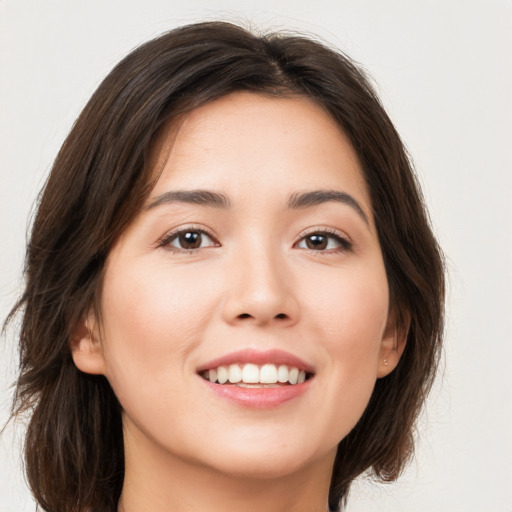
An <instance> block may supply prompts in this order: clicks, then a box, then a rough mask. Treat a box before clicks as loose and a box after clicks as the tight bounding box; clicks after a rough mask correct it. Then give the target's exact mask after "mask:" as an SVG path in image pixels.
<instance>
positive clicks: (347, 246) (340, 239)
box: [294, 228, 353, 255]
mask: <svg viewBox="0 0 512 512" xmlns="http://www.w3.org/2000/svg"><path fill="white" fill-rule="evenodd" d="M313 235H319V236H324V237H326V238H328V239H329V238H330V239H334V240H335V241H336V242H337V243H338V244H339V247H337V248H335V249H326V250H325V249H324V250H318V249H316V250H315V249H309V248H304V250H306V251H308V252H309V253H312V254H314V255H318V254H326V253H327V254H339V253H342V252H350V251H351V250H352V249H353V243H352V241H351V240H350V239H349V238H348V237H347V236H346V235H343V234H341V233H340V232H339V231H337V230H335V229H329V228H313V229H310V230H308V231H307V232H304V233H302V234H301V235H300V238H299V241H298V242H296V243H295V244H294V247H295V246H297V245H298V244H300V243H301V242H303V241H305V240H306V239H307V238H308V237H310V236H313Z"/></svg>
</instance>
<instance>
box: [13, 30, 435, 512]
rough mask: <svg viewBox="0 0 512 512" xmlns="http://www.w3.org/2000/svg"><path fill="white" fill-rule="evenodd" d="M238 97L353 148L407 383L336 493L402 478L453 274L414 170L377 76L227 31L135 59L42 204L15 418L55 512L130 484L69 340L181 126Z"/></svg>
mask: <svg viewBox="0 0 512 512" xmlns="http://www.w3.org/2000/svg"><path fill="white" fill-rule="evenodd" d="M234 91H251V92H254V93H258V94H264V95H267V96H270V97H285V96H290V95H293V96H296V95H300V96H303V97H307V98H309V99H310V100H312V101H314V102H316V103H317V104H319V105H321V106H322V107H323V108H324V109H325V110H326V111H327V112H328V113H329V114H330V115H331V117H332V118H333V119H334V120H335V121H336V122H337V123H338V125H339V127H340V129H341V130H342V131H343V132H344V133H345V134H346V135H347V136H348V138H349V139H350V141H351V143H352V145H353V147H354V149H355V151H356V152H357V155H358V157H359V160H360V163H361V166H362V170H363V174H364V179H365V180H366V184H367V186H368V189H369V192H370V198H371V205H372V208H373V216H374V218H375V224H376V228H377V232H378V237H379V241H380V246H381V249H382V254H383V258H384V263H385V267H386V272H387V278H388V283H389V290H390V311H391V314H392V315H393V318H394V319H395V320H396V323H397V328H398V329H403V330H404V331H403V332H405V329H407V325H408V326H409V328H408V334H407V344H406V348H405V351H404V353H403V356H402V358H401V360H400V362H399V364H398V366H397V368H396V369H395V370H394V371H393V372H392V373H391V374H390V375H388V376H387V377H385V378H382V379H379V380H378V381H377V383H376V386H375V389H374V391H373V395H372V397H371V399H370V402H369V404H368V406H367V408H366V410H365V412H364V414H363V416H362V417H361V419H360V421H359V422H358V423H357V425H356V426H355V427H354V429H353V430H352V431H351V432H350V433H349V434H348V435H347V437H346V438H344V439H343V440H342V441H341V442H340V444H339V447H338V452H337V457H336V460H335V464H334V469H333V474H332V481H331V487H330V493H329V506H330V509H331V510H333V511H334V510H341V508H342V507H343V504H344V502H345V501H346V498H347V495H348V491H349V487H350V484H351V482H352V481H353V480H354V478H356V477H357V476H358V475H360V474H361V473H363V472H365V471H367V470H370V471H373V473H374V474H375V475H376V476H377V477H379V478H380V479H382V480H386V481H390V480H394V479H396V478H397V476H398V475H399V473H400V472H401V470H402V469H403V467H404V465H405V464H406V462H407V461H408V459H409V458H410V456H411V454H412V450H413V429H414V424H415V421H416V419H417V417H418V414H419V411H420V409H421V406H422V404H423V403H424V400H425V397H426V395H427V393H428V391H429V389H430V387H431V385H432V382H433V379H434V376H435V372H436V367H437V363H438V360H439V354H440V348H441V340H442V331H443V311H444V265H443V259H442V254H441V251H440V249H439V247H438V244H437V242H436V239H435V237H434V235H433V234H432V230H431V228H430V223H429V219H428V215H427V213H426V208H425V206H424V201H423V199H422V195H421V192H420V189H419V186H418V183H417V181H416V179H415V175H414V172H413V168H412V164H411V162H410V159H409V158H408V155H407V152H406V150H405V148H404V145H403V143H402V141H401V139H400V137H399V135H398V134H397V132H396V130H395V128H394V127H393V124H392V123H391V121H390V119H389V118H388V116H387V114H386V112H385V111H384V109H383V107H382V105H381V103H380V101H379V99H378V98H377V95H376V93H375V92H374V90H373V88H372V86H371V83H370V81H369V79H368V78H367V77H366V75H365V73H364V72H363V71H362V70H361V69H360V68H359V67H358V66H357V65H356V64H354V62H352V61H351V60H350V59H349V58H348V57H346V56H345V55H343V54H342V53H340V52H339V51H335V50H333V49H330V48H329V47H327V46H326V45H325V44H322V43H319V42H317V41H315V40H313V39H310V38H306V37H302V36H297V35H291V34H284V33H272V34H267V35H263V36H258V35H254V34H252V33H250V32H248V31H246V30H245V29H243V28H240V27H238V26H236V25H232V24H229V23H223V22H210V23H199V24H193V25H188V26H184V27H181V28H178V29H175V30H172V31H170V32H168V33H165V34H164V35H162V36H160V37H158V38H156V39H154V40H152V41H150V42H148V43H146V44H144V45H142V46H140V47H138V48H136V49H135V50H134V51H133V52H132V53H130V54H129V55H128V56H127V57H126V58H125V59H124V60H122V61H121V62H120V63H119V64H118V65H117V66H116V67H115V68H114V69H113V71H112V72H111V73H110V74H109V75H108V76H107V77H106V78H105V80H104V81H103V82H102V83H101V85H100V86H99V87H98V89H97V90H96V92H95V93H94V95H93V96H92V98H91V99H90V101H89V102H88V104H87V105H86V107H85V108H84V110H83V111H82V113H81V114H80V116H79V117H78V119H77V121H76V122H75V124H74V126H73V128H72V130H71V132H70V133H69V135H68V137H67V138H66V140H65V142H64V144H63V146H62V148H61V149H60V152H59V153H58V156H57V158H56V160H55V162H54V165H53V168H52V170H51V174H50V176H49V178H48V181H47V183H46V184H45V186H44V189H43V191H42V194H41V196H40V200H39V205H38V209H37V214H36V216H35V220H34V222H33V226H32V229H31V236H30V240H29V244H28V248H27V253H26V262H25V270H24V277H25V288H24V292H23V294H22V296H21V298H20V300H19V301H18V302H17V304H16V305H15V307H14V308H13V310H12V311H11V313H10V315H9V317H8V319H7V321H6V323H7V322H8V321H9V320H11V319H12V318H13V317H14V316H15V315H17V314H19V315H20V316H21V320H22V322H21V329H20V331H19V349H20V365H19V376H18V380H17V385H16V391H15V397H14V403H13V409H12V415H13V416H14V417H15V416H17V415H20V414H22V413H28V414H29V423H28V428H27V432H26V442H25V463H26V473H27V477H28V482H29V485H30V487H31V490H32V493H33V495H34V497H35V499H36V500H37V502H38V504H39V505H40V506H41V507H42V508H43V509H44V510H46V511H48V512H86V511H91V510H92V511H94V512H114V511H115V510H117V502H118V499H119V496H120V493H121V488H122V484H123V476H124V453H123V434H122V422H121V410H120V405H119V403H118V401H117V399H116V397H115V395H114V393H113V392H112V389H111V388H110V386H109V384H108V382H107V380H106V379H105V378H104V377H103V376H95V375H87V374H85V373H82V372H80V371H79V370H78V369H77V368H76V367H75V365H74V363H73V361H72V357H71V351H70V337H71V334H72V332H73V328H74V326H75V325H77V322H78V321H79V319H81V318H83V317H84V315H85V314H86V312H87V311H88V310H89V309H90V308H91V307H95V306H96V307H97V305H98V299H99V296H100V293H101V287H102V276H103V270H104V265H105V260H106V258H107V255H108V253H109V250H110V249H111V247H112V246H113V244H114V243H115V241H116V240H117V238H118V237H119V236H120V234H121V233H122V232H123V230H124V229H125V227H126V226H127V225H128V224H129V223H130V221H131V220H132V219H133V218H134V216H135V215H136V214H137V213H138V212H139V211H140V209H141V207H142V204H143V202H144V200H145V199H146V197H147V195H148V194H149V192H150V191H151V187H152V185H153V183H154V176H153V169H152V168H151V165H150V163H151V149H152V145H153V143H154V141H155V139H156V137H157V136H158V134H159V133H160V132H161V129H162V128H163V126H164V125H165V124H166V123H168V122H169V121H170V120H172V119H173V118H174V117H176V116H178V115H181V114H183V113H186V112H189V111H191V110H192V109H194V108H196V107H198V106H200V105H203V104H205V103H207V102H210V101H213V100H215V99H216V98H219V97H221V96H225V95H227V94H230V93H232V92H234Z"/></svg>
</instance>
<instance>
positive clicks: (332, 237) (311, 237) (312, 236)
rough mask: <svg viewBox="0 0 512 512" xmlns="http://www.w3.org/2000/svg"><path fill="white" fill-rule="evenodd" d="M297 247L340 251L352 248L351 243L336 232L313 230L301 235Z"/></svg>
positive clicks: (311, 249)
mask: <svg viewBox="0 0 512 512" xmlns="http://www.w3.org/2000/svg"><path fill="white" fill-rule="evenodd" d="M297 247H298V248H299V249H307V250H310V251H319V252H321V251H325V252H327V251H329V252H338V251H339V252H341V251H347V250H349V249H351V248H352V243H351V242H350V241H349V240H347V239H346V238H344V237H342V236H341V235H339V234H337V233H329V232H326V231H315V232H314V233H308V234H307V235H305V236H303V237H302V238H301V239H300V240H299V242H298V244H297Z"/></svg>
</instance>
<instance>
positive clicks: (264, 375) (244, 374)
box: [201, 363, 310, 387]
mask: <svg viewBox="0 0 512 512" xmlns="http://www.w3.org/2000/svg"><path fill="white" fill-rule="evenodd" d="M201 376H202V377H203V378H204V379H207V380H209V381H210V382H213V383H218V384H234V385H237V386H240V387H278V386H284V385H297V384H302V383H303V382H305V381H306V379H307V378H308V377H310V374H308V373H306V371H305V370H302V369H299V368H297V367H295V366H288V365H284V364H281V365H276V364H271V363H267V364H263V365H257V364H253V363H246V364H242V363H235V364H230V365H229V366H218V367H217V368H210V369H208V370H205V371H203V372H202V373H201Z"/></svg>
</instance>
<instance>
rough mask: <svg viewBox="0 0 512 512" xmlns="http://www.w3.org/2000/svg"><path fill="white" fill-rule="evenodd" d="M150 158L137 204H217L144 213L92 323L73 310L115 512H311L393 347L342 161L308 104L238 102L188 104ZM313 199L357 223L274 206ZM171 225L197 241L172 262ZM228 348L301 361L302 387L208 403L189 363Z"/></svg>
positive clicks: (349, 169)
mask: <svg viewBox="0 0 512 512" xmlns="http://www.w3.org/2000/svg"><path fill="white" fill-rule="evenodd" d="M158 147H159V149H158V150H156V152H155V172H156V171H157V170H161V174H160V177H159V178H158V181H157V183H156V185H155V187H154V190H153V191H152V193H151V195H150V197H149V198H148V201H147V206H150V205H152V204H154V203H155V201H156V200H157V199H158V198H161V197H162V194H165V193H167V192H170V191H176V190H196V189H206V190H209V191H214V192H218V193H222V194H224V195H225V196H226V197H227V198H228V199H229V201H230V203H231V206H230V207H229V208H220V207H216V206H211V205H198V204H188V203H184V202H161V204H158V205H156V206H155V205H153V207H149V208H145V209H144V210H143V211H142V212H141V213H140V214H138V215H137V217H136V218H135V220H134V221H133V222H132V224H131V225H130V226H129V227H128V228H127V230H126V231H125V233H124V234H123V235H122V236H121V238H120V239H119V240H118V242H117V243H116V245H115V246H114V247H113V249H112V251H111V253H110V255H109V258H108V261H107V265H106V270H105V276H104V283H103V291H102V292H103V293H102V303H101V312H102V318H101V324H100V322H99V320H98V319H96V318H95V317H94V315H93V313H90V314H89V316H88V317H87V319H86V320H85V321H84V325H82V326H81V327H80V328H78V329H77V332H78V333H79V334H77V341H76V343H75V344H74V346H73V357H74V361H75V364H76V365H77V367H78V368H79V369H81V370H82V371H85V372H88V373H94V374H103V375H105V376H106V377H107V379H108V380H109V382H110V384H111V385H112V388H113V389H114V392H115V393H116V396H117V397H118V399H119V400H120V403H121V404H122V407H123V411H124V412H123V426H124V442H125V453H126V475H125V482H124V487H123V492H122V496H121V501H120V504H119V510H120V511H124V512H135V511H137V512H143V511H152V512H163V511H171V510H172V511H194V510H197V511H199V510H209V511H221V510H223V511H225V510H245V511H249V512H251V511H256V510H258V511H261V510H265V511H269V512H273V511H275V512H277V511H304V512H305V511H308V512H314V511H325V510H326V509H327V505H326V504H327V496H328V490H329V482H330V476H331V472H332V465H333V462H334V457H335V454H336V447H337V444H338V443H339V441H340V440H341V439H343V438H344V437H345V436H346V435H347V434H348V433H349V432H350V430H351V429H352V428H353V427H354V425H355V424H356V422H357V421H358V419H359V418H360V417H361V415H362V413H363V411H364V409H365V407H366V405H367V403H368V401H369V398H370V396H371V393H372V390H373V387H374V385H375V381H376V379H377V378H379V377H383V376H384V375H386V374H388V373H389V372H391V371H392V370H393V369H394V367H395V366H396V364H397V363H398V359H399V357H400V354H401V351H402V349H403V344H404V340H403V339H397V338H396V335H395V330H394V328H393V324H392V321H391V320H390V318H389V317H390V315H389V314H388V309H389V297H388V295H389V293H388V283H387V278H386V273H385V269H384V264H383V260H382V254H381V250H380V246H379V242H378V238H377V234H376V230H375V226H374V221H373V218H372V214H371V204H370V200H369V195H368V191H367V188H366V186H365V183H364V180H363V177H362V172H361V167H360V164H359V161H358V159H357V156H356V154H355V152H354V150H353V148H352V147H351V145H350V143H349V141H348V139H347V138H346V136H345V135H344V134H343V133H342V132H341V131H340V129H339V127H338V126H337V125H336V123H335V122H334V121H333V120H332V119H331V118H330V116H329V115H328V114H326V113H325V112H324V111H323V110H322V109H321V108H320V107H319V106H317V105H316V104H314V103H312V102H311V101H309V100H307V99H305V98H301V97H294V98H281V99H275V98H274V99H270V98H266V97H264V96H260V95H255V94H250V93H235V94H231V95H229V96H227V97H224V98H221V99H219V100H216V101H214V102H212V103H209V104H207V105H205V106H202V107H200V108H198V109H196V110H194V111H193V112H191V113H190V114H188V115H187V116H186V117H185V118H184V119H182V120H181V121H180V123H179V124H177V123H175V124H173V125H171V126H170V127H169V129H168V130H167V131H166V132H165V133H164V135H163V137H162V138H161V140H160V143H159V145H158ZM313 190H334V191H338V192H342V193H345V194H349V195H350V196H351V197H352V198H353V199H354V200H355V201H356V202H357V204H358V205H359V206H360V208H361V210H362V213H363V214H362V213H361V212H360V211H358V210H357V209H356V208H355V207H354V205H350V204H345V203H343V202H339V201H326V202H323V203H321V204H317V205H313V206H308V207H303V208H295V209H294V208H289V207H288V202H289V200H290V197H291V196H293V194H297V193H303V192H308V191H313ZM365 218H366V219H365ZM176 230H178V231H179V230H185V232H186V231H187V230H188V231H194V230H196V231H197V230H205V231H206V232H207V233H209V235H208V236H206V235H201V236H202V239H201V242H200V245H199V247H197V248H194V249H189V250H184V249H183V248H180V242H179V239H177V238H173V234H174V233H175V232H176ZM326 230H327V231H328V232H329V234H328V235H325V234H324V235H322V236H327V237H328V238H327V239H326V240H327V241H328V245H327V246H326V247H323V246H322V247H320V248H318V246H313V248H311V246H308V241H309V242H311V239H310V238H308V237H307V235H311V234H312V233H317V234H318V233H324V232H325V231H326ZM331 233H333V234H332V235H331ZM338 237H340V238H338ZM162 240H164V242H162ZM339 240H342V242H340V241H339ZM347 242H348V245H347ZM310 245H311V244H310ZM245 348H251V349H256V350H268V349H280V350H284V351H286V352H288V353H291V354H293V355H295V356H298V357H300V358H301V359H303V360H305V361H306V362H308V363H309V364H311V365H312V366H313V368H314V376H313V379H311V381H310V382H309V387H308V389H307V391H306V392H305V393H303V394H301V395H300V396H299V397H297V398H295V399H293V400H290V401H288V402H285V403H283V404H281V405H279V406H276V407H271V408H264V409H254V408H248V407H244V406H241V405H240V404H235V403H232V402H229V401H226V400H225V399H223V398H220V397H219V396H217V395H215V394H213V393H211V392H209V391H208V389H207V388H206V387H205V383H204V381H203V380H202V378H201V377H200V376H199V375H198V374H197V371H196V370H197V368H198V367H199V366H200V365H201V364H204V363H205V362H208V361H210V360H212V359H214V358H217V357H220V356H223V355H225V354H228V353H230V352H233V351H237V350H240V349H245Z"/></svg>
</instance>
